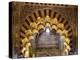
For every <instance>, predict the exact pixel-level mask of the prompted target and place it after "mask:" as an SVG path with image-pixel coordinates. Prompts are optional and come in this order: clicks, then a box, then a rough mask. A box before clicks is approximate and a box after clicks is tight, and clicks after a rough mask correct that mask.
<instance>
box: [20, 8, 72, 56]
mask: <svg viewBox="0 0 80 60" xmlns="http://www.w3.org/2000/svg"><path fill="white" fill-rule="evenodd" d="M45 27H49V28H50V29H51V30H54V29H55V30H56V31H57V33H59V34H60V35H61V37H62V38H63V39H64V45H65V46H66V47H65V49H64V52H65V53H66V54H67V55H68V54H69V51H70V50H71V47H70V41H71V40H70V39H71V36H72V29H71V27H70V25H69V24H68V21H67V20H66V19H65V18H64V17H63V16H62V15H61V14H58V13H57V12H53V11H52V10H51V9H44V10H38V11H35V12H33V13H32V15H31V16H27V18H26V19H25V22H24V23H23V24H22V26H21V29H20V38H21V40H20V42H21V43H22V45H21V46H23V47H22V49H21V53H22V54H23V56H24V57H28V55H29V51H30V50H29V47H30V46H31V42H30V41H31V40H33V39H34V34H38V33H39V31H40V30H41V29H42V30H45Z"/></svg>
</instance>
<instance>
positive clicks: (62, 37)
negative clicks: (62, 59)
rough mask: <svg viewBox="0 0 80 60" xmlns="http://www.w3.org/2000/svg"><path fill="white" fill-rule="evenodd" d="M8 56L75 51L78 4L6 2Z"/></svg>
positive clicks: (56, 54)
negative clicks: (7, 11) (7, 4)
mask: <svg viewBox="0 0 80 60" xmlns="http://www.w3.org/2000/svg"><path fill="white" fill-rule="evenodd" d="M9 13H10V14H9V24H10V25H9V28H10V29H9V30H10V31H9V39H10V40H9V41H10V42H9V47H10V49H9V51H10V53H9V56H10V57H11V58H18V57H19V58H22V57H25V58H26V57H42V56H66V55H75V54H78V26H77V25H78V6H77V5H63V4H50V3H32V2H10V3H9Z"/></svg>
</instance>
